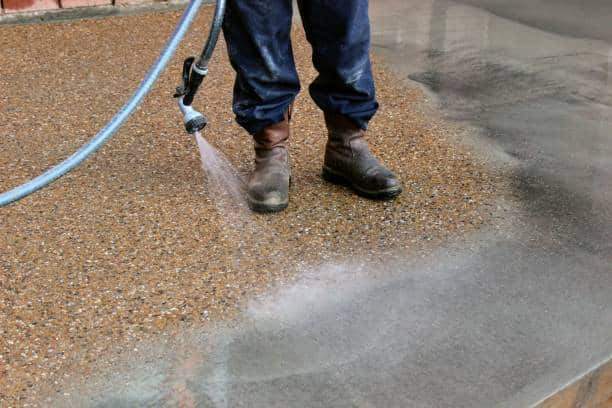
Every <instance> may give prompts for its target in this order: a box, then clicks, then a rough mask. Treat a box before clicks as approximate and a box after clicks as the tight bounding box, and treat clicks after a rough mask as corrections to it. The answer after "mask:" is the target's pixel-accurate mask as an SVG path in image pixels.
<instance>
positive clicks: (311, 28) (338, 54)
mask: <svg viewBox="0 0 612 408" xmlns="http://www.w3.org/2000/svg"><path fill="white" fill-rule="evenodd" d="M298 5H299V8H300V14H301V16H302V21H303V24H304V29H305V31H306V37H307V38H308V41H309V42H310V43H311V45H312V48H313V55H312V60H313V63H314V66H315V68H316V69H317V71H318V72H319V76H318V77H317V78H316V79H315V81H314V82H313V83H312V84H311V85H310V89H309V90H310V95H311V96H312V99H313V100H314V101H315V103H316V104H317V105H318V106H319V108H321V109H322V110H323V111H324V112H328V113H335V114H340V115H343V116H345V117H347V118H349V119H350V120H351V121H353V122H354V123H355V124H356V125H357V126H359V127H360V128H361V129H366V128H367V125H368V122H369V120H370V119H371V118H372V116H374V114H375V113H376V110H377V109H378V103H377V102H376V92H375V88H374V80H373V79H372V69H371V66H370V21H369V17H368V0H343V1H330V0H298Z"/></svg>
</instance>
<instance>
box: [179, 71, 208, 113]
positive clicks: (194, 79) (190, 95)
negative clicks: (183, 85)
mask: <svg viewBox="0 0 612 408" xmlns="http://www.w3.org/2000/svg"><path fill="white" fill-rule="evenodd" d="M207 74H208V68H204V69H202V68H199V67H198V64H193V65H192V66H191V73H190V75H189V86H188V87H187V89H186V92H185V97H184V98H183V103H184V104H185V105H187V106H189V105H191V104H192V103H193V99H194V98H195V96H196V94H197V93H198V89H199V88H200V85H201V84H202V81H203V80H204V77H206V75H207Z"/></svg>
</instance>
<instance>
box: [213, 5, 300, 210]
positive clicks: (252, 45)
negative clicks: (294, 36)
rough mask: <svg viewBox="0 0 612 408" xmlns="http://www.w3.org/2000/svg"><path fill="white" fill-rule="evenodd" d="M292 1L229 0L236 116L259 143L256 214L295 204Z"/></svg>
mask: <svg viewBox="0 0 612 408" xmlns="http://www.w3.org/2000/svg"><path fill="white" fill-rule="evenodd" d="M291 20H292V0H228V8H227V14H226V16H225V21H224V24H223V32H224V35H225V40H226V43H227V48H228V53H229V57H230V61H231V63H232V66H233V67H234V69H235V70H236V83H235V85H234V103H233V108H234V113H235V114H236V120H237V122H238V123H239V124H240V125H242V127H244V128H245V129H246V130H247V131H248V132H249V133H250V134H251V135H252V136H253V139H254V142H255V169H254V170H253V171H252V172H251V175H250V176H249V181H248V185H247V201H248V203H249V206H250V207H251V209H253V210H254V211H258V212H276V211H281V210H283V209H285V208H286V207H287V205H288V204H289V183H290V179H291V172H290V169H289V154H288V152H287V142H288V139H289V133H290V129H289V119H290V116H291V113H290V109H291V104H292V102H293V100H294V98H295V96H296V95H297V93H298V92H299V90H300V84H299V79H298V75H297V71H296V69H295V64H294V60H293V52H292V49H291V37H290V36H291Z"/></svg>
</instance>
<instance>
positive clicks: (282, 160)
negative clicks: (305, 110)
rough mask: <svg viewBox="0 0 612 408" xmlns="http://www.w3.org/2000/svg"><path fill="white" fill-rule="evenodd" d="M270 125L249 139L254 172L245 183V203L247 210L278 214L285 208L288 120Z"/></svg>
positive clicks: (287, 182) (289, 112)
mask: <svg viewBox="0 0 612 408" xmlns="http://www.w3.org/2000/svg"><path fill="white" fill-rule="evenodd" d="M290 116H291V109H289V111H288V112H287V113H286V114H285V119H284V120H283V121H282V122H279V123H276V124H274V125H270V126H268V127H266V128H265V129H263V130H262V131H260V132H259V133H257V134H256V135H255V136H253V139H254V142H255V170H253V172H252V173H251V175H250V177H249V182H248V184H247V201H248V203H249V207H250V208H251V210H253V211H256V212H262V213H271V212H278V211H282V210H284V209H285V208H287V206H288V205H289V183H290V180H291V171H290V170H289V152H288V151H287V144H288V140H289V134H290V131H289V118H290Z"/></svg>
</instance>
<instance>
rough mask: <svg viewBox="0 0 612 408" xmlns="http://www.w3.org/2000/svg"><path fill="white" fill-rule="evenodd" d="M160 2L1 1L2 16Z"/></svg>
mask: <svg viewBox="0 0 612 408" xmlns="http://www.w3.org/2000/svg"><path fill="white" fill-rule="evenodd" d="M154 1H159V0H0V15H1V14H5V13H6V14H9V13H12V14H14V13H22V12H32V11H44V10H55V9H68V8H74V7H92V6H110V5H125V4H141V3H150V2H154Z"/></svg>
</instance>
